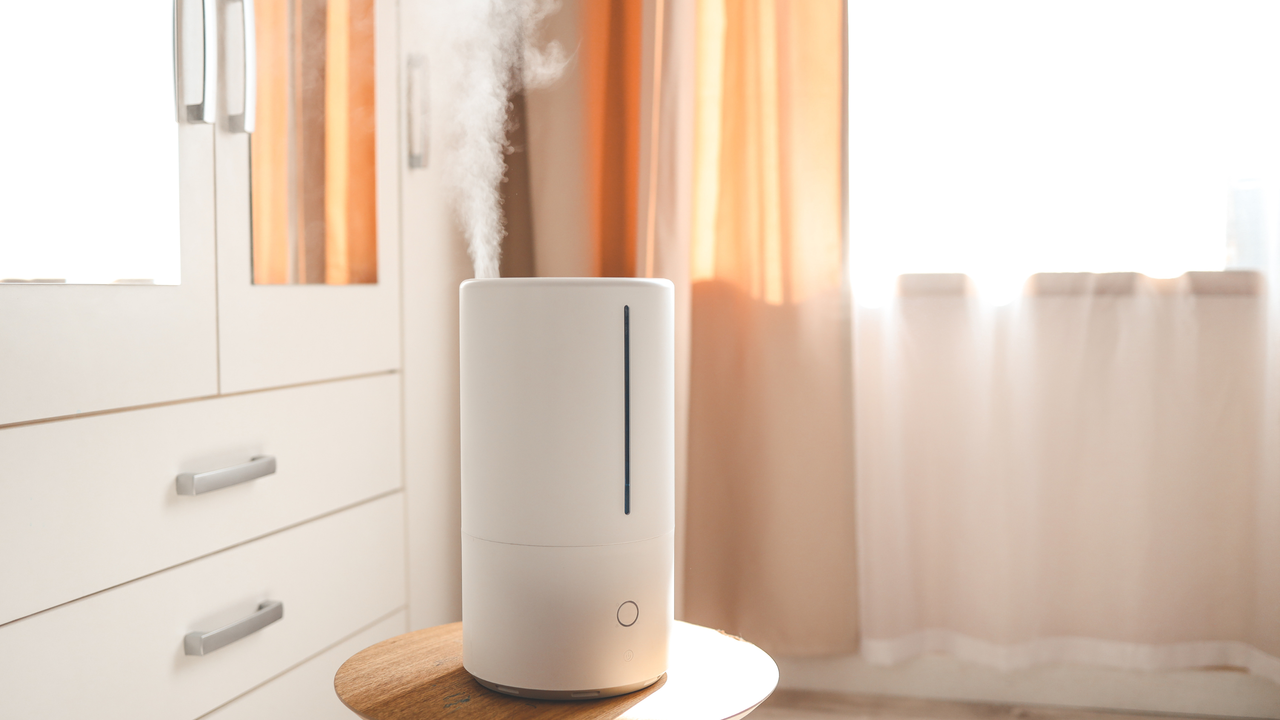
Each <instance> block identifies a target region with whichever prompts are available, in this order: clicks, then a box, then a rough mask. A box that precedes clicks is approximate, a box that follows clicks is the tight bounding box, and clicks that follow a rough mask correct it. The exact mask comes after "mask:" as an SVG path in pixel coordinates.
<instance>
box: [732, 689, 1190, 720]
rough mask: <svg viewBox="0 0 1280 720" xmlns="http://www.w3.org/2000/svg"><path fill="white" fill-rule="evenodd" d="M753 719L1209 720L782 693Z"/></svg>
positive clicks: (754, 713)
mask: <svg viewBox="0 0 1280 720" xmlns="http://www.w3.org/2000/svg"><path fill="white" fill-rule="evenodd" d="M749 717H750V720H1003V719H1005V718H1008V719H1009V720H1014V719H1016V720H1158V719H1159V718H1203V717H1206V716H1204V715H1160V714H1152V713H1132V712H1112V711H1106V710H1081V709H1077V708H1059V707H1048V706H1043V705H998V704H995V703H980V702H956V701H952V700H923V699H918V698H901V697H887V696H880V695H843V694H839V693H826V692H813V691H807V690H805V691H801V690H778V691H777V692H775V693H774V694H773V695H772V696H771V697H770V698H769V699H768V700H766V701H765V702H764V704H763V705H761V706H760V707H759V708H757V709H756V711H755V712H753V713H751V715H750V716H749Z"/></svg>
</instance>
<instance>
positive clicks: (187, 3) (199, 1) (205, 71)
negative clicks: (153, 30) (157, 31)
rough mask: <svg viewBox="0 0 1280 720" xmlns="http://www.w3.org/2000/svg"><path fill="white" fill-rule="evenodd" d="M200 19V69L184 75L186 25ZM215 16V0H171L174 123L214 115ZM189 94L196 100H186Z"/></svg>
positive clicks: (198, 120)
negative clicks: (197, 71)
mask: <svg viewBox="0 0 1280 720" xmlns="http://www.w3.org/2000/svg"><path fill="white" fill-rule="evenodd" d="M197 20H198V21H199V22H200V33H199V35H200V38H201V43H202V45H203V47H202V48H201V55H200V58H201V65H202V67H201V70H200V72H199V73H194V75H195V76H194V77H187V72H186V65H187V63H186V57H187V53H188V52H191V50H190V48H188V47H187V32H186V31H187V24H188V23H189V22H195V21H197ZM217 52H218V15H217V2H216V0H173V94H174V101H175V104H176V105H177V113H178V122H188V123H212V122H214V121H215V119H216V118H217V114H218V100H217V98H218V61H217ZM188 86H190V87H191V88H193V89H194V88H197V87H198V88H199V91H198V92H192V93H190V94H191V95H192V96H193V98H192V99H196V98H198V99H197V101H196V102H195V103H188V102H187V96H188V92H187V90H188Z"/></svg>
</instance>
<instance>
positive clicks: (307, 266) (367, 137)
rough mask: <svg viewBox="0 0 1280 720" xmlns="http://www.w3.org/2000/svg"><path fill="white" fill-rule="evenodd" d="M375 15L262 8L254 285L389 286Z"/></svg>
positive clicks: (338, 3)
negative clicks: (383, 251) (380, 236)
mask: <svg viewBox="0 0 1280 720" xmlns="http://www.w3.org/2000/svg"><path fill="white" fill-rule="evenodd" d="M373 5H374V3H373V0H256V2H255V12H254V20H255V25H256V35H257V65H258V77H257V86H258V94H257V122H256V126H255V129H254V133H253V135H252V137H251V139H250V142H249V147H250V159H249V160H250V167H251V178H250V187H251V202H252V216H253V221H252V222H253V227H252V232H253V282H254V283H255V284H259V285H280V284H327V285H349V284H362V283H376V282H377V281H378V252H377V250H378V245H377V242H378V240H377V215H376V210H377V185H376V180H375V169H376V167H375V157H374V154H375V140H376V137H375V130H374V120H375V113H374V16H373V9H374V8H373Z"/></svg>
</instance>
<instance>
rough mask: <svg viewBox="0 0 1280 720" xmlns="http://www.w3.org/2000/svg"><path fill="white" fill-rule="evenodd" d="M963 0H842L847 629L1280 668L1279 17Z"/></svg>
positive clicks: (1014, 652)
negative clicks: (903, 0) (851, 461)
mask: <svg viewBox="0 0 1280 720" xmlns="http://www.w3.org/2000/svg"><path fill="white" fill-rule="evenodd" d="M959 5H960V4H954V3H924V2H917V3H909V4H899V3H894V4H884V3H859V2H854V3H852V4H851V6H850V17H849V32H850V39H849V49H850V76H849V103H850V109H849V117H850V122H849V133H850V134H849V143H850V145H849V163H850V169H849V188H850V198H849V203H850V204H849V218H850V242H851V248H852V249H851V257H850V265H851V273H852V277H853V280H854V295H855V300H857V304H856V309H855V313H854V314H855V318H854V326H855V327H854V345H855V370H854V374H855V380H854V389H855V400H854V403H855V425H856V430H855V447H856V452H857V493H858V496H857V497H858V525H857V536H858V552H859V587H860V615H861V623H860V625H861V629H862V641H861V642H862V652H863V654H864V656H865V657H866V658H867V659H868V660H870V661H872V662H895V661H898V660H902V659H905V658H908V657H911V656H913V655H917V654H920V653H924V652H931V651H945V652H949V653H953V654H955V655H957V656H959V657H961V658H964V659H968V660H973V661H978V662H983V663H988V664H991V665H995V666H999V667H1005V668H1011V667H1019V666H1026V665H1032V664H1038V663H1048V662H1084V663H1098V664H1104V665H1111V666H1119V667H1129V668H1141V669H1162V668H1175V667H1199V666H1220V665H1230V666H1240V667H1247V668H1249V669H1250V670H1251V671H1253V672H1256V673H1259V674H1261V675H1264V676H1266V677H1269V678H1271V679H1273V680H1275V681H1277V682H1280V610H1278V608H1280V461H1278V460H1277V454H1280V392H1278V388H1280V321H1278V318H1280V292H1276V291H1275V288H1276V287H1277V284H1276V280H1280V272H1277V267H1276V259H1277V257H1280V252H1277V244H1276V227H1277V217H1276V216H1277V213H1276V208H1275V201H1274V197H1275V194H1274V192H1272V191H1270V190H1268V189H1267V188H1269V187H1272V186H1273V185H1272V181H1270V180H1269V179H1268V178H1274V177H1275V176H1276V172H1277V171H1278V170H1280V143H1278V140H1280V134H1277V133H1275V132H1273V131H1268V130H1267V129H1266V128H1267V127H1268V126H1270V127H1276V126H1280V106H1278V104H1277V99H1280V70H1277V68H1280V58H1277V57H1274V55H1275V53H1276V52H1277V51H1276V49H1275V48H1274V43H1273V42H1272V41H1271V40H1270V37H1271V36H1272V35H1274V30H1276V29H1280V16H1278V15H1277V14H1276V12H1275V10H1274V9H1272V8H1271V7H1270V6H1267V5H1264V4H1259V3H1231V4H1219V3H1206V4H1201V5H1198V6H1196V7H1191V6H1165V5H1164V4H1158V3H1140V2H1122V3H1106V4H1092V3H1072V4H1069V5H1065V4H1064V5H1059V6H1055V7H1054V8H1050V9H1048V10H1046V9H1044V7H1043V6H1041V5H1040V4H1025V3H998V2H986V3H983V2H975V3H965V4H963V7H958V6H959ZM1037 8H1038V9H1037ZM1055 8H1056V9H1055ZM1037 13H1039V14H1037ZM984 28H987V29H984ZM984 33H985V34H984ZM1226 56H1230V58H1229V59H1230V60H1231V61H1232V62H1234V63H1235V64H1234V65H1232V64H1230V63H1226V64H1222V63H1219V64H1215V63H1217V59H1216V58H1220V57H1226ZM1091 67H1092V70H1091V69H1090V68H1091ZM1090 72H1093V73H1094V74H1093V75H1090ZM984 83H985V84H984ZM903 128H906V130H905V131H903ZM1251 133H1253V134H1252V135H1251ZM1197 143H1198V144H1197ZM1090 223H1092V225H1091V224H1090ZM913 243H914V244H913ZM966 243H967V244H966ZM1232 266H1244V267H1247V268H1249V269H1246V270H1239V271H1234V272H1221V271H1222V270H1223V269H1224V268H1230V267H1232ZM1124 270H1129V271H1143V272H1147V273H1149V274H1150V275H1153V276H1164V277H1165V278H1167V279H1154V278H1152V277H1148V276H1145V275H1140V274H1138V273H1137V272H1116V271H1124ZM1186 270H1191V271H1200V272H1191V273H1188V274H1185V275H1180V273H1182V272H1183V271H1186ZM947 271H950V272H955V273H957V274H955V275H945V274H936V273H939V272H947ZM1043 271H1077V272H1071V273H1068V272H1058V273H1048V274H1040V275H1034V276H1030V278H1029V279H1028V276H1029V275H1030V273H1032V272H1043ZM1079 271H1107V272H1105V273H1091V272H1079ZM903 272H916V273H925V272H927V273H934V274H931V275H920V274H917V275H904V276H902V277H901V278H898V279H897V280H894V278H897V277H898V274H899V273H903ZM958 273H968V276H969V277H968V278H966V277H965V276H964V275H960V274H958ZM1169 276H1174V277H1169Z"/></svg>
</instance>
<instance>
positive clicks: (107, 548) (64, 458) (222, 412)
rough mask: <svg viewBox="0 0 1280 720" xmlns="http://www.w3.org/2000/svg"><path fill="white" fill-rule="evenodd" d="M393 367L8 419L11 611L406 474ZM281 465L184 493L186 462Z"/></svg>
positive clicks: (331, 505)
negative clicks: (49, 417) (92, 412)
mask: <svg viewBox="0 0 1280 720" xmlns="http://www.w3.org/2000/svg"><path fill="white" fill-rule="evenodd" d="M399 388H400V377H399V375H394V374H387V375H378V376H373V377H366V378H359V379H353V380H343V381H337V382H328V383H320V384H316V385H308V386H303V387H295V388H285V389H281V390H272V391H266V392H260V393H249V394H245V395H237V396H230V397H221V398H213V399H209V400H202V401H198V402H190V403H182V404H177V405H169V406H165V407H156V408H148V409H143V410H133V411H129V412H121V413H113V414H108V415H99V416H94V417H84V418H75V419H71V420H64V421H58V422H51V423H43V424H36V425H25V426H18V427H10V428H6V429H3V430H0V477H2V479H3V481H0V585H2V586H3V591H0V623H4V622H8V621H11V620H14V619H16V618H20V617H24V616H26V615H29V614H31V613H34V612H38V611H40V610H43V609H45V608H48V607H52V606H54V605H58V604H60V603H64V602H67V601H69V600H74V599H75V598H79V597H83V596H85V595H88V594H90V593H93V592H97V591H99V590H103V589H105V588H109V587H112V586H114V585H118V584H120V583H123V582H127V581H129V580H132V579H134V578H137V577H141V576H143V575H146V574H149V573H153V572H156V571H158V570H163V569H164V568H167V567H172V566H174V565H176V564H178V563H181V562H185V561H187V560H191V559H192V558H196V557H200V556H202V555H207V554H209V553H211V552H215V551H217V550H220V549H222V548H226V547H230V546H231V545H234V544H236V543H240V542H244V541H246V540H250V539H252V538H255V537H260V536H262V535H264V534H266V533H269V532H273V531H275V530H278V529H280V528H283V527H288V526H289V525H292V524H296V523H298V522H302V521H305V520H308V519H310V518H314V517H317V516H320V515H323V514H324V513H326V512H330V511H332V510H335V509H338V508H342V507H346V506H349V505H351V504H353V503H357V502H360V501H361V500H365V499H367V498H370V497H373V496H375V495H378V494H380V493H384V492H387V491H389V490H393V489H396V488H399V487H400V484H401V472H400V394H399V392H400V391H399ZM262 455H270V456H274V457H275V459H276V463H277V469H276V472H275V473H274V474H271V475H267V476H265V477H261V478H258V479H256V480H252V481H249V482H244V483H241V484H239V485H234V486H231V487H225V488H223V489H221V490H216V491H213V492H209V493H205V494H201V495H194V496H189V495H179V494H178V493H177V490H176V487H175V478H176V477H177V476H178V474H179V473H187V472H191V473H199V472H205V471H210V470H216V469H219V468H223V467H229V466H234V465H238V464H241V463H245V462H247V461H249V460H250V459H251V458H253V457H256V456H262Z"/></svg>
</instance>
